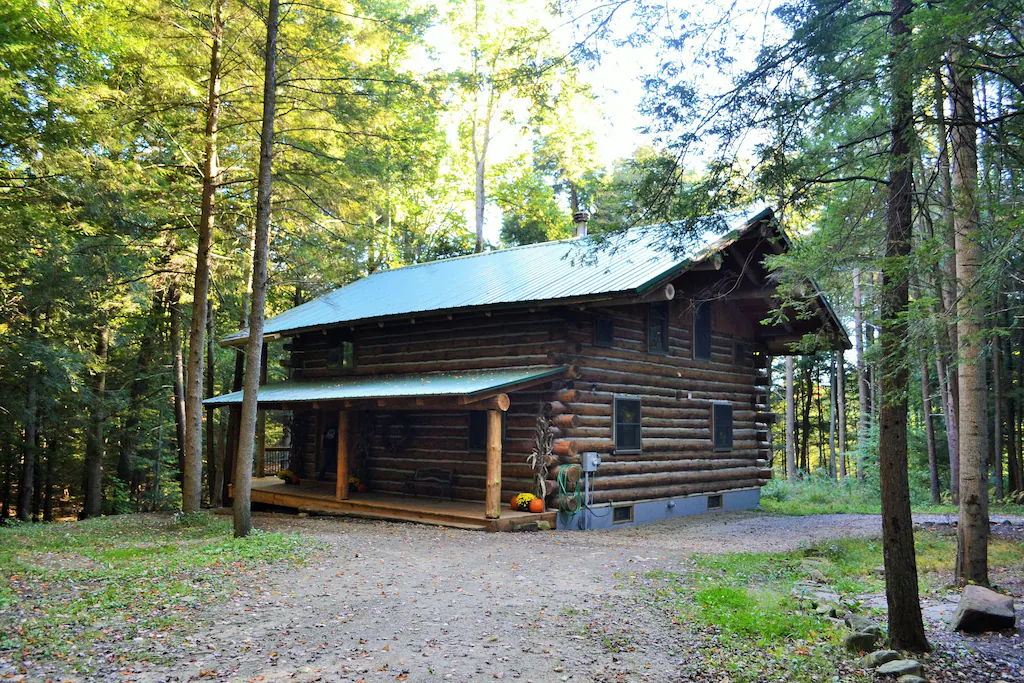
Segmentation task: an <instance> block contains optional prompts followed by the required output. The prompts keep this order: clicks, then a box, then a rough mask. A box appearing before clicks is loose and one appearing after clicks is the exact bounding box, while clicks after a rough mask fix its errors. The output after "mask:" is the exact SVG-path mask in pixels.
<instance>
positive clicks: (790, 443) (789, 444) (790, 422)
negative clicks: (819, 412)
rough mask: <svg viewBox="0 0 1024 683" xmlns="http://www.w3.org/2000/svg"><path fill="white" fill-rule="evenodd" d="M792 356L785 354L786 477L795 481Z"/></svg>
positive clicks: (794, 403) (794, 404) (794, 413)
mask: <svg viewBox="0 0 1024 683" xmlns="http://www.w3.org/2000/svg"><path fill="white" fill-rule="evenodd" d="M793 368H794V362H793V356H791V355H790V356H786V478H787V479H788V480H789V481H796V478H797V469H796V400H795V396H794V395H793V394H794V387H793V383H794V378H793Z"/></svg>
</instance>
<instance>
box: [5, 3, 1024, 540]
mask: <svg viewBox="0 0 1024 683" xmlns="http://www.w3.org/2000/svg"><path fill="white" fill-rule="evenodd" d="M892 7H895V4H894V5H892V6H890V5H889V4H882V3H877V2H871V1H868V0H851V1H843V2H836V1H835V0H833V1H831V2H818V1H813V0H798V1H796V2H786V3H777V4H774V5H770V6H769V5H753V4H751V5H749V6H748V5H745V4H743V3H740V4H738V5H730V6H722V7H719V6H709V7H703V8H700V9H698V8H694V7H687V8H682V9H680V8H675V9H672V8H669V7H666V6H662V5H657V4H650V3H644V2H612V3H601V4H594V5H588V4H584V3H568V4H548V3H544V2H537V1H534V0H521V1H518V0H517V1H516V2H496V1H487V0H475V1H474V2H463V1H452V2H439V3H417V2H411V1H409V0H390V1H389V0H379V1H378V0H366V1H361V2H341V1H338V0H322V1H321V0H317V1H316V2H304V1H296V2H288V1H284V2H281V3H280V16H279V24H278V25H279V32H278V35H277V46H276V50H275V51H274V52H273V54H274V55H275V56H276V60H277V61H276V88H275V93H276V100H277V101H276V106H275V107H273V109H272V118H273V130H274V135H273V146H272V151H273V158H274V167H273V176H272V183H273V203H272V209H271V211H270V213H269V222H270V223H269V225H270V239H269V255H268V263H267V267H268V272H269V278H268V280H267V285H268V287H267V296H268V302H267V315H268V316H269V315H273V314H274V313H276V312H280V311H282V310H285V309H287V308H289V307H291V306H294V305H296V304H298V303H301V302H303V301H308V300H310V299H312V298H314V297H316V296H318V295H320V294H322V293H324V292H326V291H328V290H330V289H333V288H335V287H339V286H342V285H344V284H346V283H348V282H351V281H353V280H355V279H357V278H359V277H362V276H365V275H367V274H369V273H373V272H376V271H378V270H382V269H387V268H395V267H400V266H403V265H407V264H410V263H417V262H423V261H428V260H432V259H437V258H446V257H451V256H457V255H462V254H467V253H472V252H474V251H480V250H484V249H494V248H506V247H510V246H515V245H518V244H528V243H533V242H538V241H544V240H549V239H558V238H563V237H568V236H570V235H571V233H572V216H573V214H574V213H575V212H576V211H579V210H587V211H589V212H591V213H592V215H593V218H592V221H591V230H592V231H593V232H595V233H596V234H597V235H598V236H601V235H613V234H617V233H619V232H621V231H623V230H626V229H629V228H632V227H636V226H643V225H647V224H652V223H662V222H666V221H671V222H672V224H673V225H675V226H677V228H678V229H677V240H676V242H677V245H678V246H681V245H683V244H685V242H686V241H687V240H688V239H690V238H691V236H692V235H693V234H695V232H696V231H698V230H703V229H705V228H708V227H721V222H720V221H721V216H723V215H726V214H728V213H731V212H733V211H735V210H736V209H737V208H738V207H742V206H753V205H756V204H758V203H762V202H763V203H768V204H772V205H774V206H776V207H777V208H778V209H779V211H780V214H781V217H782V220H783V223H784V225H785V226H786V228H787V229H788V230H789V231H790V234H791V235H793V236H794V237H795V239H796V247H795V249H794V250H793V251H792V252H791V254H789V255H787V256H786V257H784V258H780V259H778V260H777V261H775V262H774V263H773V264H772V265H773V267H775V268H776V273H777V274H778V277H779V280H780V282H781V283H782V291H783V292H784V294H786V293H788V294H789V295H790V296H791V298H790V297H784V300H780V304H787V305H786V306H784V307H780V313H779V315H800V314H801V312H800V307H799V303H798V302H799V287H800V283H801V282H802V281H803V280H804V279H805V278H807V277H812V278H813V279H814V280H815V281H816V282H817V283H818V284H819V285H820V286H821V287H822V289H823V290H824V292H825V293H826V295H827V296H828V298H829V300H830V301H831V302H832V303H833V305H834V307H835V308H836V309H837V312H838V313H839V314H840V316H841V317H842V318H843V319H844V320H845V321H846V322H847V325H848V328H849V331H850V335H851V338H852V339H854V340H855V350H854V351H853V352H851V353H847V354H845V355H836V354H833V353H825V352H821V351H820V350H819V345H818V344H817V340H813V339H808V340H806V344H805V345H804V346H803V347H801V349H799V351H800V352H801V355H800V356H798V357H797V358H796V359H795V360H794V361H793V363H792V365H791V367H787V361H784V360H782V359H777V360H776V362H775V367H774V369H773V379H774V380H775V391H774V392H773V399H774V401H775V403H776V412H778V413H779V414H780V415H789V416H791V419H789V420H781V421H780V423H779V424H778V425H777V426H776V428H775V438H774V443H775V457H774V460H773V465H774V466H775V468H776V472H777V478H778V479H780V480H787V479H788V480H790V481H793V482H795V481H797V480H804V481H805V484H804V485H803V489H801V490H803V491H807V490H811V491H812V492H813V493H814V495H815V496H817V498H816V500H818V501H819V502H823V501H828V500H833V501H834V500H835V499H837V497H838V496H839V495H840V492H841V495H842V496H843V497H844V499H845V500H848V501H853V502H854V503H855V504H857V505H862V506H865V507H866V508H871V509H874V508H873V507H872V506H875V505H877V504H878V501H879V500H880V482H879V479H880V475H879V454H878V451H879V449H878V444H879V423H880V413H881V411H882V410H883V409H884V407H885V402H884V401H883V400H882V395H883V393H884V392H883V391H882V387H881V385H882V383H883V381H884V380H885V378H886V377H892V376H896V375H893V374H892V373H898V372H899V371H901V370H902V371H903V372H904V373H905V375H904V377H905V380H906V381H905V382H903V383H902V385H901V386H902V387H903V389H905V392H904V398H905V399H906V400H908V413H907V414H908V415H909V431H908V437H909V456H910V457H909V466H908V468H907V472H908V476H909V482H910V491H911V495H912V499H913V501H914V502H915V504H921V505H924V504H941V503H954V504H955V503H956V502H957V501H958V493H959V491H958V489H959V481H960V477H959V474H958V472H959V468H960V464H961V450H963V449H962V446H963V443H964V441H963V440H962V439H961V438H960V436H959V431H960V422H961V420H962V416H959V411H960V410H961V408H960V406H961V402H960V397H959V388H958V384H959V378H958V375H959V373H960V371H961V369H962V368H964V367H966V368H969V369H970V370H971V371H972V372H971V373H970V374H971V377H979V378H980V379H979V380H978V381H979V382H980V383H979V387H980V388H982V389H983V391H981V392H979V396H982V397H983V399H982V400H981V401H980V403H978V404H977V406H976V408H977V410H978V411H979V412H978V413H977V415H975V414H974V413H972V424H974V425H976V426H977V425H980V426H981V427H982V429H981V431H980V432H979V433H978V435H977V441H973V442H971V443H972V444H976V445H977V446H978V447H975V446H973V445H972V447H971V449H970V452H969V453H966V452H965V457H968V458H971V462H975V463H978V464H980V466H981V467H982V468H983V469H984V471H985V473H986V480H987V482H988V489H989V491H990V494H991V496H992V497H993V498H994V500H997V501H1003V500H1008V501H1020V499H1021V491H1022V489H1024V482H1022V478H1024V477H1022V468H1021V457H1022V439H1024V355H1022V353H1021V348H1022V346H1024V325H1022V319H1024V297H1022V296H1021V290H1022V287H1021V282H1022V264H1024V261H1022V253H1021V235H1022V229H1021V228H1022V226H1021V192H1022V178H1021V162H1022V160H1024V153H1022V151H1021V150H1022V149H1024V147H1022V145H1021V135H1022V133H1024V127H1022V121H1024V119H1022V116H1021V102H1022V99H1024V85H1022V83H1024V66H1022V62H1024V59H1022V58H1024V25H1022V21H1024V20H1022V17H1024V11H1022V8H1021V7H1020V5H1019V3H1014V2H999V3H988V4H986V5H984V6H977V5H975V4H973V3H969V2H960V1H959V0H945V1H944V2H941V3H929V4H922V5H919V6H911V5H907V8H906V11H905V12H903V14H901V15H900V16H901V18H902V19H901V20H903V21H904V22H905V23H908V24H909V26H910V27H911V30H910V31H908V33H907V34H906V36H905V37H902V38H900V37H899V36H898V34H896V32H894V31H893V11H894V10H893V9H892ZM268 12H269V5H266V4H264V3H260V2H257V3H252V4H243V3H234V2H227V1H224V0H212V1H211V2H195V3H193V2H181V1H175V2H170V1H167V0H145V1H143V2H119V1H113V2H101V3H90V4H78V3H68V2H33V1H29V0H14V2H11V3H8V4H7V5H6V6H5V7H4V8H3V9H0V93H2V98H0V193H2V197H3V201H2V202H0V477H2V482H0V487H2V488H0V495H2V512H0V520H2V521H5V520H7V519H8V518H9V517H10V516H12V515H15V514H16V515H17V516H18V517H20V518H22V519H24V520H30V519H31V520H40V519H41V520H47V521H48V520H53V519H57V518H62V517H72V516H80V517H84V516H95V515H97V514H116V513H125V512H133V511H142V510H174V509H181V508H182V507H185V508H186V509H189V508H191V509H195V508H196V507H198V505H219V504H221V501H222V499H221V487H220V486H219V482H222V481H223V479H222V477H223V469H224V462H225V453H227V452H229V451H230V447H229V444H228V440H227V434H228V433H229V431H230V430H229V429H228V425H227V424H226V420H227V417H226V415H225V416H224V420H223V421H222V420H221V418H220V416H218V417H217V418H216V420H214V421H212V422H209V421H204V420H203V414H202V410H201V408H200V407H199V403H198V400H197V399H201V398H202V396H203V395H205V396H209V395H214V394H218V393H224V392H226V391H230V390H232V389H237V388H240V387H241V383H242V367H243V360H244V359H243V356H242V355H241V353H240V352H239V351H236V350H234V349H224V348H220V347H219V346H217V345H216V344H215V343H213V340H215V339H216V338H217V337H218V336H222V335H224V334H226V333H229V332H233V331H234V330H236V329H238V328H240V327H244V326H246V325H247V324H248V322H249V320H248V315H249V298H250V296H251V290H252V286H253V274H252V270H253V266H252V254H253V251H254V241H255V239H256V233H257V230H256V225H257V213H258V212H257V195H258V175H259V174H258V169H259V166H260V141H261V123H263V120H262V119H263V116H262V111H261V110H262V107H263V104H264V100H265V97H264V94H263V86H264V80H265V76H264V74H265V72H266V69H265V67H266V57H267V51H266V50H265V46H266V41H267V23H268V22H267V17H268ZM904 15H905V17H904ZM609 60H615V63H616V64H617V65H618V66H617V67H616V70H615V71H614V72H613V73H614V74H615V76H616V77H621V76H622V75H623V74H626V73H629V69H628V68H627V69H623V68H622V66H621V65H622V64H623V63H626V64H627V65H628V64H629V63H630V61H631V60H635V62H636V63H635V68H634V69H633V71H632V73H631V74H630V76H631V77H632V78H634V79H635V81H636V87H635V88H633V86H630V85H629V84H625V83H623V84H621V87H622V89H623V91H624V93H625V94H622V95H621V96H620V94H619V93H618V91H616V90H612V89H611V88H609V87H608V85H607V84H605V82H604V81H606V80H607V74H608V73H609V72H608V71H604V72H602V70H601V69H602V64H607V63H608V62H609ZM602 74H604V77H603V78H602ZM894 79H895V80H898V82H899V83H901V84H903V90H902V91H901V92H903V93H905V94H906V93H909V94H906V95H905V96H903V100H902V103H903V105H906V103H907V101H908V98H909V109H908V108H907V107H906V106H903V107H902V109H899V111H909V119H907V120H905V121H904V124H905V125H904V129H905V130H909V133H910V134H909V136H908V137H907V140H908V145H907V148H906V149H905V150H904V151H903V152H901V153H900V154H899V155H894V154H893V153H892V147H891V144H890V136H891V134H892V130H893V118H894V116H896V112H897V109H898V108H894V102H897V101H898V100H899V98H897V97H895V95H894V92H897V90H896V89H894ZM634 92H635V93H637V94H636V95H635V96H634V95H632V94H630V93H634ZM641 92H642V96H641V95H640V94H639V93H641ZM968 94H969V96H970V97H969V98H968V97H967V95H968ZM968 99H969V102H967V100H968ZM968 104H969V106H968ZM634 122H637V125H639V126H640V128H641V130H640V131H632V130H629V131H627V130H626V128H627V127H629V128H632V125H633V123H634ZM623 140H625V141H626V143H628V145H629V147H630V149H631V152H630V153H629V154H627V155H622V156H619V157H617V158H612V157H610V156H609V150H616V151H618V150H621V149H623ZM970 140H973V141H974V143H973V147H974V148H973V155H974V156H973V161H974V163H975V164H976V168H975V170H974V173H973V174H972V173H971V172H970V165H969V162H970V160H971V159H970V155H967V156H963V153H964V151H965V150H967V151H971V150H968V147H970V145H968V144H967V142H969V141H970ZM634 141H635V142H636V143H643V144H639V145H638V146H633V143H634ZM958 154H959V156H958ZM894 159H896V160H897V161H894ZM901 164H902V166H901ZM894 169H895V170H897V171H899V170H901V169H902V170H906V171H908V172H909V174H910V176H911V181H912V188H913V191H912V192H911V193H910V194H909V196H910V199H911V201H910V205H909V206H908V207H907V210H908V211H910V214H909V215H911V216H912V222H911V225H912V234H911V235H909V240H908V241H907V243H908V248H907V250H906V251H905V253H900V254H894V253H891V252H890V253H888V254H887V250H886V246H887V240H886V235H887V228H888V227H890V226H888V225H887V221H888V219H889V218H890V217H891V211H890V203H889V202H888V201H887V194H888V193H890V192H891V191H892V188H893V187H894V186H895V185H894V181H893V179H892V172H893V171H894ZM972 175H973V179H974V180H973V182H974V185H973V189H972V185H971V177H972ZM965 188H966V189H965ZM965 192H966V193H968V195H969V197H970V202H969V204H970V207H967V208H965V204H964V202H963V200H962V197H963V196H964V193H965ZM958 197H960V199H958ZM972 212H973V214H972ZM965 214H967V215H968V217H969V218H970V215H973V222H970V221H968V225H969V226H970V230H971V232H970V235H971V238H970V240H969V241H970V242H971V243H972V244H973V245H974V246H975V247H976V251H973V252H968V251H965V245H964V243H962V239H963V235H964V234H966V233H965V230H964V229H963V226H964V225H965V223H964V221H963V220H962V218H961V216H962V215H965ZM958 235H959V236H960V239H961V242H960V243H958V241H957V240H958ZM965 254H969V255H970V258H967V259H965V258H963V257H964V255H965ZM958 257H959V258H960V262H961V263H960V266H961V268H962V267H963V264H964V263H967V262H968V261H969V262H970V265H971V266H972V268H973V270H971V271H970V272H969V273H966V274H965V273H963V272H960V271H958V269H957V268H958ZM894 259H898V260H894ZM894 264H895V265H894ZM883 273H888V274H889V275H890V277H891V276H892V274H893V273H896V274H897V275H898V278H897V279H899V280H900V281H901V282H903V283H904V284H905V285H906V286H907V287H908V288H909V298H908V303H907V306H906V308H905V310H899V311H896V312H895V314H894V313H893V311H892V309H891V307H890V308H889V309H886V308H885V305H886V303H887V301H889V300H888V299H887V297H889V296H890V295H891V291H892V284H891V282H892V281H891V280H890V281H889V283H888V284H887V283H886V280H885V278H883ZM893 321H898V322H899V323H900V324H902V325H905V334H902V335H900V336H899V339H898V340H896V342H898V344H899V346H898V348H895V349H894V350H893V349H890V351H889V353H885V352H884V349H883V346H884V345H883V343H882V336H881V331H882V330H883V329H884V328H885V326H886V325H889V324H892V323H893ZM968 323H970V324H971V325H973V327H965V325H967V324H968ZM965 330H966V334H964V336H963V338H960V335H961V334H963V333H964V331H965ZM896 342H894V343H896ZM965 345H966V347H967V349H968V351H969V355H970V357H969V358H963V357H961V356H962V353H961V352H962V350H963V349H964V347H965ZM269 349H270V350H271V353H272V354H279V353H280V350H279V349H278V347H277V346H275V345H270V347H269ZM975 356H976V357H977V358H976V359H975ZM893 359H899V362H898V363H896V365H893V364H892V360H893ZM278 361H280V357H278V356H276V355H272V356H271V358H270V359H269V362H268V363H267V367H268V372H269V373H270V375H271V376H272V377H275V376H279V377H284V376H285V373H286V370H285V369H284V368H282V367H281V366H280V364H279V362H278ZM951 416H952V417H951ZM197 420H198V421H197ZM195 424H198V425H202V426H201V427H200V428H199V429H194V428H193V429H190V425H195ZM287 432H288V429H287V423H286V422H284V421H275V418H271V419H270V420H269V422H268V427H267V434H268V436H267V440H268V443H285V442H286V441H287V439H288V433H287ZM190 440H191V445H190ZM197 455H198V456H199V459H198V463H199V469H198V470H196V469H195V463H196V462H197V460H196V456H197ZM204 461H205V464H204ZM189 463H191V466H190V464H189ZM196 477H198V479H197V478H196ZM806 482H810V485H809V486H808V485H807V483H806ZM814 487H818V488H814ZM822 487H824V488H822ZM798 495H802V494H799V493H797V492H795V489H793V488H792V486H791V485H790V484H786V483H774V484H773V485H772V486H770V487H769V488H768V489H767V490H766V500H767V501H774V502H777V503H784V502H785V500H786V499H789V498H792V497H793V496H798Z"/></svg>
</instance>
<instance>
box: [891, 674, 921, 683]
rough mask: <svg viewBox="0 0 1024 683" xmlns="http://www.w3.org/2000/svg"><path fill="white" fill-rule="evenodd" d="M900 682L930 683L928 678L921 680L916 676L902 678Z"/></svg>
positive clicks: (909, 675)
mask: <svg viewBox="0 0 1024 683" xmlns="http://www.w3.org/2000/svg"><path fill="white" fill-rule="evenodd" d="M898 681H899V683H928V679H927V678H921V677H920V676H915V675H914V674H907V675H905V676H900V677H899V679H898Z"/></svg>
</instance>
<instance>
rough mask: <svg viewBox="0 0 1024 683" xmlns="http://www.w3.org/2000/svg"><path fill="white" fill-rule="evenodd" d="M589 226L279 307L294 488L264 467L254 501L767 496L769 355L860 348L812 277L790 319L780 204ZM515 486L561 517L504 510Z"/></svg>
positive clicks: (520, 516)
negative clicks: (808, 348) (672, 233)
mask: <svg viewBox="0 0 1024 683" xmlns="http://www.w3.org/2000/svg"><path fill="white" fill-rule="evenodd" d="M576 220H577V237H576V238H573V239H569V240H561V241H555V242H546V243H541V244H534V245H528V246H522V247H515V248H511V249H504V250H499V251H490V252H486V253H482V254H474V255H471V256H463V257H457V258H451V259H446V260H441V261H435V262H431V263H423V264H417V265H411V266H406V267H404V268H398V269H393V270H386V271H382V272H378V273H374V274H372V275H369V276H367V277H364V278H362V279H360V280H358V281H356V282H353V283H351V284H349V285H347V286H345V287H342V288H340V289H337V290H335V291H332V292H330V293H328V294H325V295H324V296H321V297H320V298H318V299H315V300H313V301H309V302H307V303H304V304H302V305H299V306H296V307H295V308H293V309H291V310H288V311H286V312H284V313H281V314H280V315H277V316H275V317H273V318H271V319H269V320H268V321H267V322H266V328H265V329H266V331H265V335H266V336H265V339H266V340H267V341H268V342H270V343H274V342H278V341H280V342H283V343H284V348H285V350H286V351H287V357H286V359H285V360H284V361H283V364H284V365H285V366H286V367H287V368H288V373H289V378H288V379H287V380H286V381H281V382H273V383H266V384H264V385H262V386H261V387H260V390H259V394H258V405H259V407H260V408H261V409H262V410H286V411H290V412H291V431H292V440H291V447H290V453H289V460H290V463H289V467H290V468H291V469H292V470H293V471H294V472H296V474H297V475H298V476H299V477H301V483H300V484H299V485H298V486H289V485H287V484H284V483H282V482H281V481H279V480H274V479H267V478H257V479H255V480H254V485H253V492H252V500H253V502H254V503H264V504H268V505H278V506H284V507H290V508H297V509H305V510H331V511H336V512H342V513H348V514H353V515H364V516H368V517H375V518H383V519H412V520H416V521H421V522H428V523H438V524H451V525H458V526H467V527H475V528H485V529H490V530H505V529H515V528H521V527H522V526H524V525H530V526H531V527H532V525H537V524H538V523H539V522H547V523H548V524H550V525H552V526H554V527H556V528H558V529H594V528H603V527H611V526H618V525H632V524H641V523H645V522H651V521H656V520H662V519H668V518H671V517H675V516H679V515H689V514H695V513H703V512H708V511H714V510H734V509H741V508H750V507H755V506H757V505H758V503H759V500H760V487H761V486H763V485H764V484H766V483H767V481H768V480H769V479H770V478H771V476H772V468H771V458H772V454H771V445H770V443H769V434H770V429H769V426H770V424H771V423H772V422H773V421H774V419H775V416H774V415H773V414H772V413H771V412H770V409H769V401H768V388H769V376H768V368H769V360H770V357H771V356H773V355H785V354H790V353H793V350H792V349H793V345H794V344H795V343H796V342H799V341H801V340H806V338H807V337H808V336H809V335H810V336H813V337H814V338H816V339H817V340H818V343H819V344H820V345H821V346H822V347H825V348H849V340H848V339H847V337H846V332H845V330H844V328H843V325H842V324H841V323H840V321H839V320H838V318H837V317H836V315H835V313H834V311H833V310H832V308H831V307H830V306H829V304H828V302H827V301H826V300H825V298H824V296H823V295H822V294H821V292H820V291H819V289H818V288H817V287H816V286H815V285H814V283H813V282H806V283H805V285H804V287H803V289H802V291H801V292H800V297H801V299H800V300H799V301H797V302H795V303H794V302H792V301H789V302H788V304H787V305H788V308H786V309H785V310H783V311H781V314H780V311H779V310H778V309H779V303H778V292H777V290H776V284H775V279H774V278H773V276H772V274H771V273H770V272H769V270H768V269H767V267H766V263H765V259H766V257H768V256H769V255H771V254H779V253H783V252H784V251H786V250H787V249H789V248H790V246H791V243H790V241H789V239H788V238H787V236H786V234H785V232H784V231H783V229H782V227H781V226H780V225H779V222H778V221H777V220H776V217H775V215H774V213H773V211H772V210H771V209H764V210H762V211H760V212H758V213H756V214H755V215H752V216H750V217H747V218H744V219H742V220H739V221H738V222H736V223H735V224H734V225H733V226H731V228H732V229H730V230H728V232H726V234H723V235H714V234H709V235H705V236H703V237H702V238H701V239H698V240H695V241H694V243H693V244H691V245H689V246H687V247H685V248H684V249H676V250H670V249H666V248H665V244H666V243H667V242H668V241H669V240H668V238H667V233H666V228H659V227H648V228H637V229H634V230H630V231H628V232H627V233H626V234H624V235H622V236H619V237H617V238H613V239H611V240H608V241H607V243H604V244H597V241H596V240H595V239H594V238H592V237H589V236H587V235H586V216H585V215H582V216H580V215H578V216H577V217H576ZM246 338H247V332H246V331H245V330H242V331H240V332H237V333H235V334H233V335H231V336H229V337H227V338H226V339H224V340H222V343H223V344H226V345H240V344H243V343H244V342H245V341H246ZM264 355H266V354H264ZM241 398H242V392H235V393H231V394H227V395H223V396H218V397H215V398H212V399H208V400H207V405H208V407H210V408H213V407H217V406H232V407H233V409H234V410H238V406H239V405H240V402H241ZM234 423H235V424H237V420H236V421H235V422H234ZM234 443H237V440H234ZM256 474H257V477H258V476H259V475H260V474H261V473H260V472H257V473H256ZM318 475H322V476H320V477H318ZM321 479H327V481H322V480H321ZM519 492H532V493H535V494H536V495H538V496H540V497H541V498H542V499H544V501H545V502H546V504H547V510H548V511H547V512H545V513H542V514H539V515H538V514H530V513H527V512H521V511H518V510H514V509H512V508H510V507H509V505H508V504H509V502H510V500H511V499H512V497H513V496H514V495H515V494H517V493H519ZM541 528H544V525H541Z"/></svg>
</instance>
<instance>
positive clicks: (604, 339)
mask: <svg viewBox="0 0 1024 683" xmlns="http://www.w3.org/2000/svg"><path fill="white" fill-rule="evenodd" d="M594 344H596V345H597V346H614V345H615V319H614V318H612V316H610V315H599V316H597V320H596V321H595V322H594Z"/></svg>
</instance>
